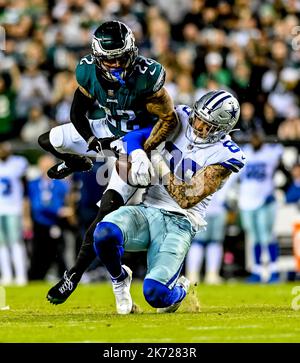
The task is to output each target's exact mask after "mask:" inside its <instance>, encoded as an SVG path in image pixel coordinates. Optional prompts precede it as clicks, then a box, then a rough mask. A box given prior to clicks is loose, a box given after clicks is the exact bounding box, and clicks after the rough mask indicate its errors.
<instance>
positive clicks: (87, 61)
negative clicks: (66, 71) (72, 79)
mask: <svg viewBox="0 0 300 363" xmlns="http://www.w3.org/2000/svg"><path fill="white" fill-rule="evenodd" d="M93 66H94V62H93V59H92V56H91V55H90V54H89V55H87V56H85V57H83V58H81V59H80V61H79V63H78V64H77V67H76V70H75V75H76V80H77V83H78V84H79V85H80V86H81V87H83V88H84V89H85V90H86V91H87V92H88V93H89V94H90V95H91V96H94V90H93V89H92V84H91V77H90V74H91V70H92V67H93Z"/></svg>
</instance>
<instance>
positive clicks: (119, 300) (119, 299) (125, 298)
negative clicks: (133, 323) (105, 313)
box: [112, 265, 134, 315]
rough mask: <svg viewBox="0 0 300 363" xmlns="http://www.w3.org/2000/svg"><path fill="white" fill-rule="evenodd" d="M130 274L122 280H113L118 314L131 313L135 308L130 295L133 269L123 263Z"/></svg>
mask: <svg viewBox="0 0 300 363" xmlns="http://www.w3.org/2000/svg"><path fill="white" fill-rule="evenodd" d="M122 267H123V269H124V270H125V271H126V272H127V274H128V276H127V277H126V278H125V279H124V280H122V281H120V282H112V286H113V292H114V295H115V298H116V307H117V313H118V314H122V315H124V314H130V313H131V312H132V309H133V306H134V305H133V302H132V298H131V295H130V285H131V281H132V271H131V270H130V268H129V267H127V266H125V265H122Z"/></svg>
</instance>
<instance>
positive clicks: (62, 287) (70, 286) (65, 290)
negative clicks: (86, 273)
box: [47, 271, 79, 305]
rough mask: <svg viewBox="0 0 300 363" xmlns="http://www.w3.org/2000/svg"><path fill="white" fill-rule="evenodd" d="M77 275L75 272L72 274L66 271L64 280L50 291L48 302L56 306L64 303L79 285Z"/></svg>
mask: <svg viewBox="0 0 300 363" xmlns="http://www.w3.org/2000/svg"><path fill="white" fill-rule="evenodd" d="M76 275H77V274H76V273H75V272H73V273H72V274H70V273H69V272H68V271H65V273H64V276H63V278H62V279H61V280H60V281H59V282H58V283H57V284H56V285H55V286H53V287H52V288H51V289H50V290H49V291H48V294H47V300H48V301H50V303H52V304H54V305H58V304H62V303H64V302H65V301H66V300H67V299H68V297H69V296H70V295H71V294H72V292H73V291H74V290H75V289H76V287H77V285H78V282H79V279H78V277H77V276H76Z"/></svg>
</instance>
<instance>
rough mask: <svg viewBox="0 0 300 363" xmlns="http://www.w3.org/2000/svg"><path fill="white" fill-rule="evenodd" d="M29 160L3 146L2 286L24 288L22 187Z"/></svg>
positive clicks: (0, 198)
mask: <svg viewBox="0 0 300 363" xmlns="http://www.w3.org/2000/svg"><path fill="white" fill-rule="evenodd" d="M27 165H28V163H27V160H26V159H25V158H24V157H22V156H16V155H11V146H10V144H9V143H7V142H6V143H2V144H0V272H1V280H0V285H9V284H11V283H13V282H15V283H16V284H17V285H25V284H26V282H27V273H26V256H25V248H24V245H23V241H22V214H23V183H22V177H23V176H24V174H25V172H26V169H27ZM13 270H14V272H15V280H14V279H13Z"/></svg>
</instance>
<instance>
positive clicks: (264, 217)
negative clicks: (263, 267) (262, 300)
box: [257, 202, 280, 283]
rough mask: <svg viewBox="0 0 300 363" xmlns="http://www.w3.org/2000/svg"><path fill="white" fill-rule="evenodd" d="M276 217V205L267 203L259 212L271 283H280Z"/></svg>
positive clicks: (259, 227)
mask: <svg viewBox="0 0 300 363" xmlns="http://www.w3.org/2000/svg"><path fill="white" fill-rule="evenodd" d="M275 216H276V203H275V202H272V203H267V204H265V205H263V206H262V207H261V208H260V209H259V210H258V212H257V224H258V230H259V235H260V239H261V241H262V245H263V246H264V247H265V248H266V249H267V250H268V253H269V272H270V276H269V279H268V282H269V283H275V282H279V277H280V276H279V271H278V257H279V243H278V241H277V240H276V238H275V236H274V233H273V228H274V222H275Z"/></svg>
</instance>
